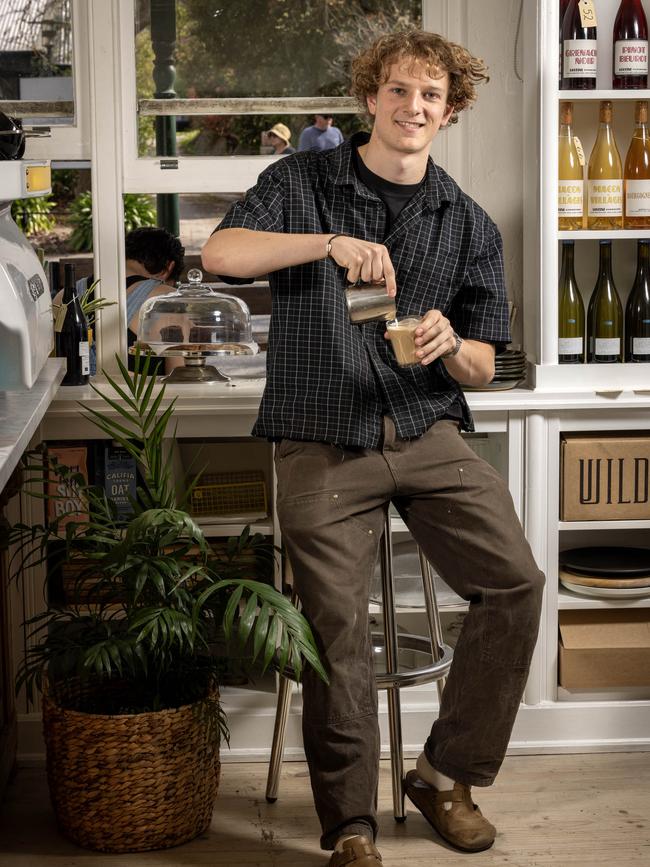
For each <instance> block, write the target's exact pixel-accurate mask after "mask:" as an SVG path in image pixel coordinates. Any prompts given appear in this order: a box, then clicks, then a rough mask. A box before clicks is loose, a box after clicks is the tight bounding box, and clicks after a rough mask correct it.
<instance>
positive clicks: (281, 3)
mask: <svg viewBox="0 0 650 867" xmlns="http://www.w3.org/2000/svg"><path fill="white" fill-rule="evenodd" d="M165 5H166V4H165V3H164V2H159V3H158V4H152V6H154V17H153V28H152V15H151V13H150V7H149V4H148V3H144V2H140V3H138V4H137V6H136V22H135V29H136V76H137V82H136V86H137V95H138V99H149V98H152V97H154V96H156V95H157V94H156V85H154V79H153V70H154V60H155V50H157V49H158V44H160V45H161V49H160V51H159V61H158V62H159V64H160V65H159V73H158V74H159V76H160V78H159V79H158V80H159V82H160V81H166V84H164V85H160V83H159V85H158V86H159V87H161V88H162V90H165V89H167V91H168V92H169V90H170V89H171V90H173V91H174V93H175V94H176V95H177V96H179V97H184V98H197V97H198V98H202V97H213V98H219V97H221V98H232V97H251V96H254V97H301V96H303V97H314V96H346V95H347V91H348V83H349V81H348V79H349V65H350V60H351V59H352V58H353V57H354V56H355V55H356V54H357V53H358V52H359V50H360V49H361V48H363V47H364V46H366V45H368V44H369V43H370V42H371V41H372V40H373V39H374V38H375V37H377V36H379V35H381V34H382V33H386V32H388V31H390V30H393V29H396V28H398V27H407V26H421V7H422V4H421V2H420V0H387V2H378V0H177V3H176V17H175V20H168V21H165V16H164V13H163V12H161V11H160V9H161V8H164V7H165ZM152 29H153V41H152ZM174 38H175V40H176V52H175V55H174V60H173V63H174V66H175V70H176V74H175V78H174V76H173V73H172V72H171V70H170V65H171V62H172V61H171V58H169V57H168V58H167V59H163V54H164V48H163V46H164V45H165V43H166V41H167V40H170V39H171V40H173V39H174ZM312 120H313V118H312V117H311V116H310V115H293V116H291V115H289V114H285V115H278V116H275V115H264V116H241V115H240V116H234V115H228V116H219V117H210V118H206V117H203V118H202V117H197V116H192V117H189V118H188V117H186V118H182V117H179V118H177V121H176V129H177V130H178V131H181V132H182V133H183V135H179V137H178V152H179V153H188V152H189V153H191V150H187V149H189V148H194V149H195V150H194V154H195V155H205V154H210V155H215V154H219V153H222V154H231V153H232V154H246V155H248V154H259V153H260V145H261V141H260V134H261V133H262V131H264V130H268V129H270V128H271V127H272V126H273V125H274V124H275V123H277V122H281V123H284V124H285V125H287V126H288V127H289V128H290V130H291V132H292V137H291V144H292V145H294V146H296V145H297V139H298V135H299V133H300V131H301V130H302V129H303V128H304V127H305V126H307V125H309V124H310V123H311V122H312ZM360 123H361V119H360V118H359V117H357V116H355V115H340V116H339V117H338V118H337V120H336V124H337V126H339V127H340V128H341V130H342V132H343V134H344V136H346V137H347V136H348V135H350V133H352V132H354V131H355V130H356V129H358V128H359V126H360ZM171 126H172V128H173V126H174V124H173V122H171ZM190 132H191V133H193V134H194V135H193V136H192V135H190V134H189V133H190ZM168 134H169V131H168ZM159 138H160V132H159ZM157 152H158V153H163V151H162V150H158V151H157ZM153 153H156V145H155V121H154V119H153V118H147V117H143V118H140V120H139V154H140V155H141V156H144V155H152V154H153Z"/></svg>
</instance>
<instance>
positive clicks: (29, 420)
mask: <svg viewBox="0 0 650 867" xmlns="http://www.w3.org/2000/svg"><path fill="white" fill-rule="evenodd" d="M64 374H65V359H63V358H48V360H47V362H46V363H45V366H44V368H43V370H42V371H41V373H40V375H39V377H38V379H37V380H36V382H35V384H34V385H33V387H32V388H29V389H27V388H26V389H23V390H22V391H0V491H1V490H2V489H3V488H4V486H5V485H6V484H7V481H8V479H9V476H10V475H11V473H12V472H13V470H14V468H15V466H16V464H17V463H18V461H19V460H20V458H21V455H22V453H23V452H24V451H25V449H26V448H27V446H28V445H29V441H30V440H31V438H32V436H33V434H34V433H35V431H36V429H37V427H38V425H39V424H40V422H41V420H42V418H43V416H44V415H45V413H46V412H47V409H48V407H49V406H50V403H51V401H52V400H53V398H54V396H55V395H56V393H57V390H58V387H59V383H60V382H61V380H62V379H63V376H64Z"/></svg>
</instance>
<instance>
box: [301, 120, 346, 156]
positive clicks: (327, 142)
mask: <svg viewBox="0 0 650 867" xmlns="http://www.w3.org/2000/svg"><path fill="white" fill-rule="evenodd" d="M333 123H334V120H333V118H332V115H331V114H315V115H314V122H313V124H312V125H311V126H308V127H305V129H303V131H302V132H301V133H300V139H299V140H298V150H299V151H326V150H329V149H330V148H335V147H338V146H339V145H340V144H342V143H343V134H342V132H341V130H340V129H339V128H338V127H337V126H333Z"/></svg>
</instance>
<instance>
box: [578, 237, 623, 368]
mask: <svg viewBox="0 0 650 867" xmlns="http://www.w3.org/2000/svg"><path fill="white" fill-rule="evenodd" d="M587 327H588V338H589V347H588V352H587V360H588V361H589V363H590V364H611V363H615V362H620V361H622V360H623V359H622V347H623V307H622V305H621V299H620V298H619V297H618V292H617V291H616V286H615V285H614V277H613V276H612V242H611V241H601V242H600V262H599V265H598V279H597V280H596V285H595V286H594V291H593V292H592V295H591V300H590V301H589V310H588V311H587Z"/></svg>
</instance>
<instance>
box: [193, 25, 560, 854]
mask: <svg viewBox="0 0 650 867" xmlns="http://www.w3.org/2000/svg"><path fill="white" fill-rule="evenodd" d="M352 72H353V88H352V89H353V92H354V93H355V94H356V95H357V96H358V97H359V99H360V101H362V103H363V104H364V105H365V106H366V107H367V110H368V112H369V113H370V115H371V116H372V118H373V119H374V124H373V130H372V133H371V135H370V136H368V135H366V134H358V135H355V136H354V137H353V138H352V139H351V140H350V141H349V142H346V143H344V144H343V145H341V147H339V148H337V149H336V150H334V151H328V152H327V153H323V154H318V153H312V152H306V153H298V154H295V155H294V156H292V157H287V159H285V160H282V161H281V163H279V164H277V165H274V166H272V167H270V168H269V169H267V170H266V171H264V172H263V173H262V174H261V175H260V178H259V180H258V183H257V185H256V186H255V187H254V188H253V189H252V190H249V192H248V193H247V195H246V198H245V200H244V201H243V202H238V203H235V204H234V205H233V207H232V208H231V210H230V212H229V213H228V214H227V215H226V218H225V219H224V221H223V222H222V223H221V225H220V226H219V231H218V232H216V233H215V234H214V235H213V236H212V238H211V239H210V240H209V241H208V243H207V244H206V246H205V248H204V253H203V259H204V263H205V266H206V268H208V269H209V270H210V271H212V272H213V273H217V274H223V275H231V276H232V277H233V278H243V277H248V278H250V277H252V276H254V275H258V274H262V273H269V279H270V282H271V287H272V292H273V314H272V318H271V329H270V334H269V353H268V354H269V359H270V364H269V370H268V379H267V385H266V390H265V392H264V396H263V399H262V404H261V407H260V414H259V418H258V420H257V423H256V425H255V428H254V433H255V434H256V435H258V436H265V437H268V438H270V439H273V440H276V441H277V446H276V466H277V475H278V513H279V517H280V523H281V527H282V533H283V539H284V542H285V545H286V549H287V552H288V554H289V558H290V560H291V562H292V566H293V571H294V575H295V582H296V589H297V590H298V593H299V595H300V597H301V600H302V603H303V607H304V611H305V614H306V615H307V617H308V618H309V619H310V621H311V623H312V625H313V628H314V631H315V634H316V636H317V639H318V641H319V644H320V648H321V651H322V655H323V657H324V659H325V662H326V666H327V669H328V673H329V677H330V684H329V686H325V685H324V684H323V683H322V682H320V681H319V680H318V679H317V678H316V677H314V676H313V675H312V674H311V673H309V672H307V673H306V674H305V678H304V684H303V734H304V743H305V752H306V755H307V760H308V763H309V768H310V774H311V782H312V788H313V792H314V798H315V803H316V809H317V812H318V816H319V818H320V821H321V825H322V829H323V835H322V838H321V845H322V846H323V848H325V849H333V848H334V849H335V852H334V854H333V855H332V857H331V860H330V865H332V867H341V865H344V864H345V865H348V864H350V865H354V867H377V865H379V864H380V856H379V853H378V852H377V850H376V848H375V846H374V837H375V835H376V831H377V821H376V792H377V775H378V769H377V766H378V758H379V735H378V726H377V701H376V690H375V686H374V677H373V664H372V654H371V647H370V642H369V638H368V611H367V605H368V592H369V582H370V579H371V576H372V574H373V570H374V564H375V560H376V556H377V551H378V543H379V539H380V536H381V532H382V527H383V522H384V515H385V511H386V508H387V506H388V504H389V503H390V502H391V501H392V502H393V503H395V505H396V507H397V509H398V510H399V512H400V514H401V515H402V517H403V519H404V521H405V522H406V524H407V525H408V527H409V529H410V531H411V532H412V534H413V536H414V537H415V539H416V541H417V542H418V544H419V545H420V546H421V548H422V549H423V550H424V552H425V553H426V555H427V557H428V558H429V560H430V561H431V562H432V563H433V564H434V565H435V566H436V568H437V570H438V571H439V572H440V574H441V575H442V576H443V577H444V579H445V580H446V581H447V583H448V584H449V585H450V586H451V587H452V588H453V589H454V590H455V591H456V592H457V593H458V594H460V595H461V596H462V597H463V598H465V599H467V600H468V601H469V603H470V604H469V611H468V614H467V616H466V618H465V623H464V627H463V630H462V634H461V636H460V638H459V640H458V643H457V646H456V649H455V652H454V661H453V665H452V668H451V671H450V674H449V678H448V681H447V686H446V688H445V692H444V695H443V698H442V702H441V707H440V712H439V715H438V718H437V720H436V721H435V722H434V723H433V726H432V729H431V732H430V734H429V737H428V739H427V741H426V743H425V745H424V750H423V752H422V754H421V755H420V757H419V758H418V760H417V766H416V770H414V771H411V772H410V773H409V774H408V775H407V780H406V784H407V785H406V790H407V794H408V796H409V798H410V799H411V800H412V801H413V802H414V803H415V804H416V806H417V807H418V808H419V809H420V810H421V812H422V813H423V814H424V816H425V817H426V818H427V820H428V821H429V822H430V823H431V824H432V825H433V827H434V828H436V829H437V831H438V832H439V833H440V834H441V835H442V836H443V837H444V838H445V839H446V840H447V841H449V842H450V843H452V844H453V845H455V846H456V847H457V848H459V849H462V850H465V851H479V850H480V849H485V848H487V847H489V846H490V845H492V842H493V841H494V836H495V833H496V832H495V829H494V827H493V826H492V825H491V824H490V823H489V822H488V821H487V820H486V819H485V818H484V817H483V816H482V815H481V812H480V810H478V809H477V808H475V806H474V804H473V803H472V800H471V797H470V786H472V785H477V786H488V785H490V784H491V783H492V782H493V780H494V778H495V776H496V774H497V772H498V770H499V767H500V765H501V762H502V760H503V756H504V754H505V750H506V747H507V744H508V739H509V736H510V732H511V729H512V725H513V723H514V719H515V715H516V712H517V709H518V706H519V701H520V699H521V695H522V692H523V688H524V685H525V681H526V676H527V672H528V667H529V663H530V658H531V655H532V652H533V648H534V645H535V641H536V636H537V629H538V623H539V614H540V606H541V597H542V589H543V582H544V576H543V575H542V573H541V572H540V571H539V570H538V568H537V566H536V564H535V562H534V559H533V557H532V554H531V551H530V548H529V546H528V544H527V542H526V540H525V539H524V536H523V532H522V529H521V526H520V524H519V521H518V519H517V517H516V514H515V511H514V508H513V505H512V501H511V498H510V495H509V492H508V488H507V485H506V484H505V482H504V481H503V479H502V478H501V477H500V476H499V474H498V473H497V472H496V471H495V470H493V469H492V467H490V466H489V465H488V464H486V463H485V462H484V461H482V460H480V459H479V458H478V457H477V456H476V455H475V454H474V453H473V452H472V450H471V449H470V448H469V447H468V446H467V445H466V443H465V442H464V441H463V439H462V438H461V436H460V435H459V428H462V429H464V430H472V419H471V414H470V411H469V408H468V406H467V403H466V401H465V398H464V396H463V392H462V389H461V387H460V386H459V384H458V383H466V384H471V385H482V384H485V383H488V382H489V381H490V380H491V378H492V376H493V374H494V354H495V345H499V344H503V343H506V342H508V341H509V339H510V335H509V332H508V311H507V303H506V294H505V289H504V285H503V268H502V250H501V239H500V236H499V232H498V230H497V228H496V226H495V225H494V223H493V222H492V221H491V220H490V219H489V217H488V216H487V215H486V214H485V213H484V212H483V211H482V210H481V209H480V208H479V207H478V205H476V203H474V202H473V201H472V200H471V199H470V198H469V197H468V196H466V195H465V194H464V193H463V192H462V191H461V190H460V189H459V188H458V187H457V185H456V184H455V183H454V182H453V180H452V179H451V178H450V177H449V176H448V175H447V174H446V173H445V172H444V171H443V170H442V169H440V168H439V167H438V166H436V165H435V164H434V163H433V162H432V161H431V159H430V158H429V148H430V145H431V141H432V140H433V138H434V136H435V135H436V134H437V133H438V131H439V130H440V129H441V128H442V127H445V126H447V125H449V124H452V123H454V122H455V121H456V120H457V115H458V112H460V111H461V110H462V109H464V108H465V107H467V105H469V104H470V103H471V102H472V101H473V100H474V98H475V95H476V93H475V84H477V83H478V82H480V81H482V80H485V79H486V78H487V76H486V74H485V67H484V66H483V64H482V62H481V61H479V60H477V59H476V58H474V57H472V55H471V54H470V53H469V52H468V51H466V50H465V49H463V48H461V47H460V46H458V45H454V44H453V43H449V42H448V41H447V40H445V39H443V38H442V37H440V36H436V35H435V34H430V33H424V32H421V31H413V32H410V33H399V34H393V35H388V36H384V37H382V38H380V39H379V40H378V41H377V42H376V43H375V44H374V45H373V46H371V47H370V48H369V49H368V50H367V51H366V52H364V53H363V54H362V55H361V56H360V57H359V58H358V59H357V60H356V61H355V63H354V64H353V70H352ZM345 277H347V279H348V280H350V281H356V280H357V279H358V278H361V279H362V280H366V281H367V280H382V279H383V280H385V282H386V286H387V290H388V292H389V293H390V294H391V295H396V303H397V312H398V315H400V316H405V315H411V316H417V317H421V323H420V326H419V327H418V329H417V330H416V335H417V337H416V344H417V347H418V349H417V354H418V357H419V359H420V364H419V365H417V366H415V367H409V368H400V367H399V366H398V365H397V364H396V362H395V359H394V356H393V355H392V353H391V350H390V345H389V343H388V341H387V340H385V334H384V332H385V328H384V324H383V323H366V324H363V325H361V326H359V325H352V324H351V323H350V320H349V317H348V315H347V310H346V305H345V298H344V291H343V290H344V286H345Z"/></svg>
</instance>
